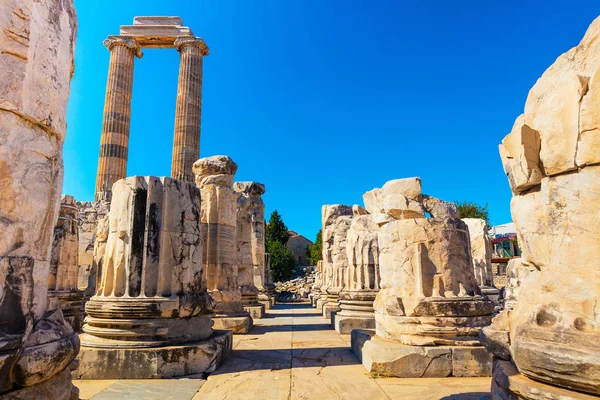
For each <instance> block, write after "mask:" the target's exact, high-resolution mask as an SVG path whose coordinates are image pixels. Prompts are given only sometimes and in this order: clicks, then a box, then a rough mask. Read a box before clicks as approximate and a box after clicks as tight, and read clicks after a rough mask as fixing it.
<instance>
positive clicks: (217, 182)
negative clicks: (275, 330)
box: [193, 156, 252, 333]
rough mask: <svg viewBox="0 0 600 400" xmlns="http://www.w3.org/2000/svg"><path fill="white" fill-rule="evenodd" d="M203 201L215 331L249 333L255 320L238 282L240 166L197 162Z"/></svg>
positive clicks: (220, 159) (219, 159)
mask: <svg viewBox="0 0 600 400" xmlns="http://www.w3.org/2000/svg"><path fill="white" fill-rule="evenodd" d="M193 171H194V174H195V176H196V185H197V186H198V187H199V188H200V195H201V199H202V207H201V222H202V242H203V246H202V264H203V268H204V275H205V279H206V282H207V285H208V291H209V293H210V295H211V296H212V298H213V299H214V300H215V301H216V303H217V304H216V306H215V313H216V315H215V317H214V322H215V328H216V329H230V330H232V331H233V332H234V333H247V332H248V330H249V329H250V327H252V317H251V316H250V315H249V313H248V312H247V311H245V310H244V305H243V303H242V293H241V290H240V286H239V281H238V265H237V243H236V230H237V200H238V194H237V193H236V192H235V191H234V190H233V189H232V188H231V187H232V185H233V176H234V175H235V172H236V171H237V164H236V163H234V162H233V160H232V159H231V158H229V157H227V156H213V157H206V158H201V159H200V160H198V161H196V162H195V163H194V169H193Z"/></svg>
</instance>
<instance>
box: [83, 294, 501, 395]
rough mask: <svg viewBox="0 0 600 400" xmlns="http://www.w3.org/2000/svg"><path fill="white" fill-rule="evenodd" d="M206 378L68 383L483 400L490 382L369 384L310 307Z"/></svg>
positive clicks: (261, 326) (94, 390) (274, 320)
mask: <svg viewBox="0 0 600 400" xmlns="http://www.w3.org/2000/svg"><path fill="white" fill-rule="evenodd" d="M255 323H256V325H255V327H254V328H253V329H252V330H251V331H250V334H248V335H235V336H234V343H233V346H234V350H233V352H232V353H231V355H230V356H229V358H228V359H227V361H226V362H225V364H223V365H222V366H221V367H220V368H219V369H218V370H217V371H216V372H215V373H213V374H212V375H210V376H209V377H208V379H207V380H202V379H171V380H118V381H114V380H113V381H76V382H75V384H76V385H77V386H78V387H79V389H80V391H81V393H80V396H81V398H82V399H94V400H111V399H148V400H154V399H156V400H169V399H178V400H179V399H185V400H199V399H202V400H205V399H206V400H236V399H244V400H249V399H282V400H304V399H318V400H329V399H343V400H353V399H360V400H366V399H368V400H378V399H403V400H440V399H443V400H489V399H490V396H489V387H490V378H443V379H439V378H421V379H398V378H378V379H373V378H371V377H370V376H369V375H368V374H367V372H366V370H365V369H364V368H363V366H362V365H361V364H360V363H359V362H358V360H357V359H356V357H355V356H354V355H353V354H352V352H351V350H350V336H349V335H339V334H338V333H337V332H336V331H335V330H333V329H332V328H331V325H330V324H329V321H328V320H326V319H324V318H323V317H321V315H320V314H319V313H318V312H317V311H316V310H315V309H314V308H312V307H310V305H307V304H293V305H278V306H276V307H275V308H274V309H272V310H270V311H269V312H268V314H267V316H266V318H264V319H260V320H256V321H255Z"/></svg>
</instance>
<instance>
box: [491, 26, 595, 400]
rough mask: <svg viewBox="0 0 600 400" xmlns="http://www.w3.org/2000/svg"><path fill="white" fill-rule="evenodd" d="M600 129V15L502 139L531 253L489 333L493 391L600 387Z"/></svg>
mask: <svg viewBox="0 0 600 400" xmlns="http://www.w3.org/2000/svg"><path fill="white" fill-rule="evenodd" d="M598 129H600V18H597V19H596V20H595V21H594V22H593V23H592V25H591V26H590V27H589V29H588V31H587V32H586V34H585V36H584V37H583V39H582V41H581V43H580V44H579V45H578V46H577V47H574V48H573V49H571V50H569V51H568V52H566V53H565V54H563V55H561V56H560V57H559V58H558V59H557V60H556V62H555V63H554V64H553V65H552V66H551V67H550V68H548V70H546V72H544V74H543V75H542V77H541V78H540V79H539V80H538V81H537V83H536V84H535V85H534V86H533V88H532V89H531V91H530V92H529V96H528V97H527V101H526V103H525V112H524V114H523V115H521V116H520V117H518V118H517V120H516V122H515V126H514V127H513V129H512V132H511V133H510V134H509V135H507V136H506V137H505V138H504V140H503V141H502V144H501V145H500V155H501V158H502V163H503V165H504V170H505V172H506V175H507V177H508V181H509V184H510V187H511V189H512V192H513V198H512V201H511V213H512V216H513V220H514V223H515V226H516V227H517V233H518V239H519V245H520V247H521V249H522V254H521V258H520V260H514V262H513V263H512V264H511V266H510V268H509V274H510V275H509V284H511V288H510V293H507V309H506V310H505V311H503V312H502V313H501V314H500V315H498V316H497V317H496V318H495V319H494V322H493V324H492V326H491V327H489V328H486V329H485V330H484V334H483V338H482V339H483V342H484V343H485V345H486V346H487V347H488V348H489V349H490V351H492V352H494V354H495V355H496V356H497V359H495V361H494V374H493V381H492V397H493V398H494V399H540V398H545V399H546V398H548V399H558V398H560V399H588V398H589V399H591V398H592V397H593V396H598V395H600V350H599V349H598V343H600V323H599V322H600V321H599V319H598V316H599V315H600V305H599V304H600V303H599V302H598V298H599V296H600V267H599V266H598V262H597V261H596V259H595V257H594V255H595V253H596V252H597V250H598V249H599V248H600V214H598V199H599V197H598V191H597V188H598V187H600V166H599V165H598V164H599V163H600V136H599V135H598ZM511 281H512V282H511ZM585 393H588V394H585ZM593 398H596V397H593Z"/></svg>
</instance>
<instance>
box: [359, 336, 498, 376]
mask: <svg viewBox="0 0 600 400" xmlns="http://www.w3.org/2000/svg"><path fill="white" fill-rule="evenodd" d="M351 343H352V351H353V352H354V354H355V355H356V356H357V357H358V359H359V360H360V361H361V362H362V364H363V365H364V367H365V368H366V369H367V371H368V372H369V373H370V374H372V375H373V376H389V377H397V378H444V377H450V376H456V377H477V376H491V375H492V355H491V354H490V353H489V352H488V351H487V350H486V349H485V348H484V347H483V346H468V347H467V346H408V345H405V344H402V343H399V342H395V341H392V340H389V339H384V338H381V337H379V336H376V335H375V332H374V331H368V330H359V329H356V330H353V331H352V339H351Z"/></svg>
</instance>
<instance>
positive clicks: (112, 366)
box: [76, 177, 231, 379]
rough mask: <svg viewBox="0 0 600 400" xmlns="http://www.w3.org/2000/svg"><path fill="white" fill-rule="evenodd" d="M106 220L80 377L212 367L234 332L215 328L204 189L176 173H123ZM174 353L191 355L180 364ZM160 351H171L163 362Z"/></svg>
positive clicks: (179, 372)
mask: <svg viewBox="0 0 600 400" xmlns="http://www.w3.org/2000/svg"><path fill="white" fill-rule="evenodd" d="M108 222H109V226H108V228H109V229H108V238H107V241H106V245H105V251H104V258H103V260H102V263H101V268H100V271H99V275H100V276H99V282H98V285H97V288H96V294H95V295H94V296H93V297H92V298H91V299H90V300H89V301H88V302H87V304H86V307H85V309H86V312H87V314H88V315H87V317H86V320H85V322H86V323H85V325H84V326H83V331H84V332H85V333H84V334H83V335H81V342H82V349H81V353H80V366H79V369H78V370H77V372H76V373H77V376H78V377H79V378H80V379H116V378H122V379H127V378H129V379H142V378H158V377H162V378H166V377H174V376H180V375H183V374H193V373H202V372H210V371H212V370H214V369H215V368H216V366H217V365H218V363H219V360H220V359H221V355H222V354H223V353H226V352H227V351H228V348H229V347H230V345H231V343H230V339H231V336H230V335H228V334H227V333H217V332H214V331H213V329H212V326H213V323H212V321H211V318H212V316H213V314H212V308H213V306H214V302H213V301H212V299H211V298H210V296H209V295H208V293H207V291H206V286H205V284H204V282H203V276H202V264H201V254H202V240H201V233H200V232H201V231H200V192H199V190H198V189H197V188H196V187H195V185H193V184H191V183H187V182H183V181H177V180H174V179H171V178H156V177H131V178H127V179H122V180H119V181H117V182H116V183H115V184H114V185H113V188H112V201H111V207H110V212H109V218H108ZM173 352H181V353H182V354H185V356H182V357H181V358H180V360H179V362H178V363H176V364H177V365H174V364H173V362H172V361H168V358H169V354H171V353H173ZM156 357H166V358H165V359H163V362H159V363H158V364H157V363H156V361H155V360H156Z"/></svg>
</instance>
